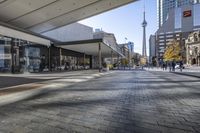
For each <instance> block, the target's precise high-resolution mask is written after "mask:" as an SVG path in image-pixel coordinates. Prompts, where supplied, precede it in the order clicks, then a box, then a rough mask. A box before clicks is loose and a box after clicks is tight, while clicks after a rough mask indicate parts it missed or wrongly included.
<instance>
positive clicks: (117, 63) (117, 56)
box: [117, 55, 119, 70]
mask: <svg viewBox="0 0 200 133" xmlns="http://www.w3.org/2000/svg"><path fill="white" fill-rule="evenodd" d="M117 69H118V70H119V55H117Z"/></svg>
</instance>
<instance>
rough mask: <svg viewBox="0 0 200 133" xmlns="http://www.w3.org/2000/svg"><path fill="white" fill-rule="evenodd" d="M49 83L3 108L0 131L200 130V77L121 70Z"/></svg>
mask: <svg viewBox="0 0 200 133" xmlns="http://www.w3.org/2000/svg"><path fill="white" fill-rule="evenodd" d="M84 79H87V80H84ZM72 81H73V84H71V82H72ZM75 81H77V82H75ZM78 81H83V82H78ZM69 82H70V84H69ZM43 84H44V85H46V88H45V87H43V88H40V89H38V90H41V91H40V93H34V95H32V96H27V97H26V98H25V99H20V100H18V101H16V102H12V103H9V104H4V105H2V106H1V107H0V132H2V133H4V132H5V133H7V132H13V133H40V132H41V133H57V132H58V133H59V132H62V133H66V132H69V133H71V132H81V133H90V132H91V133H98V132H99V133H105V132H108V133H157V132H158V133H159V132H160V133H190V132H194V133H195V132H196V133H198V132H200V88H199V86H200V80H199V79H198V78H192V77H187V76H182V75H175V74H173V73H167V72H152V71H151V72H147V71H116V72H114V73H111V74H108V75H104V76H103V77H98V78H89V76H85V77H84V76H82V77H79V78H78V79H76V78H74V79H73V80H72V79H71V78H62V79H56V80H51V82H44V83H43ZM36 90H37V89H36ZM26 93H28V91H26ZM23 95H24V94H23ZM17 96H18V97H19V96H20V94H18V95H17ZM12 98H14V96H13V97H12Z"/></svg>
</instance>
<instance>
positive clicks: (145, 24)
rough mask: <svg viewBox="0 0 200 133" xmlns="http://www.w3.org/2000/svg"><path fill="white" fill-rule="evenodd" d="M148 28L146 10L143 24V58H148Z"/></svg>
mask: <svg viewBox="0 0 200 133" xmlns="http://www.w3.org/2000/svg"><path fill="white" fill-rule="evenodd" d="M146 26H147V21H146V19H145V9H144V20H143V23H142V27H143V46H142V56H143V57H147V51H146Z"/></svg>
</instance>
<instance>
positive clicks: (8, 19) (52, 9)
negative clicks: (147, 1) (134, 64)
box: [0, 0, 137, 33]
mask: <svg viewBox="0 0 200 133" xmlns="http://www.w3.org/2000/svg"><path fill="white" fill-rule="evenodd" d="M134 1H137V0H0V22H3V23H6V24H9V25H12V26H15V27H18V28H22V29H24V30H28V31H32V32H34V33H44V32H47V31H50V30H53V29H56V28H58V27H61V26H64V25H67V24H71V23H74V22H77V21H79V20H82V19H85V18H88V17H91V16H94V15H97V14H100V13H102V12H105V11H108V10H111V9H114V8H117V7H120V6H122V5H126V4H129V3H131V2H134Z"/></svg>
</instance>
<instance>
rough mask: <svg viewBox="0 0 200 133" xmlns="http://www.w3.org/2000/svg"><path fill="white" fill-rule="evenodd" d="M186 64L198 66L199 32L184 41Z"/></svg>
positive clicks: (199, 53)
mask: <svg viewBox="0 0 200 133" xmlns="http://www.w3.org/2000/svg"><path fill="white" fill-rule="evenodd" d="M186 52H187V64H188V65H197V66H200V31H195V32H193V33H191V34H190V35H189V36H188V38H187V39H186Z"/></svg>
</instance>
